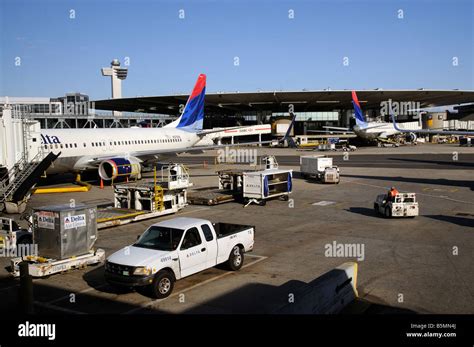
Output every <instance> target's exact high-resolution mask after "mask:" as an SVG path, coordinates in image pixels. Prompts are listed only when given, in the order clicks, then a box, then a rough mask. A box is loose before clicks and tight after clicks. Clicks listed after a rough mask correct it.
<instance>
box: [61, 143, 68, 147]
mask: <svg viewBox="0 0 474 347" xmlns="http://www.w3.org/2000/svg"><path fill="white" fill-rule="evenodd" d="M64 146H66V148H69V145H68V144H67V143H66V144H65V145H64ZM61 148H63V146H62V145H61Z"/></svg>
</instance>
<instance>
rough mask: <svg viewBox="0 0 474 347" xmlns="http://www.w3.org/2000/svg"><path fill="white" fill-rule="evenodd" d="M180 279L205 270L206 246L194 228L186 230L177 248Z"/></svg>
mask: <svg viewBox="0 0 474 347" xmlns="http://www.w3.org/2000/svg"><path fill="white" fill-rule="evenodd" d="M179 262H180V264H179V265H180V268H181V277H185V276H189V275H192V274H194V273H196V272H199V271H202V270H204V269H205V268H206V265H207V264H206V262H207V245H206V242H205V241H204V242H203V239H202V237H201V233H200V232H199V230H198V229H197V228H195V227H193V228H190V229H188V230H186V233H185V235H184V238H183V242H181V246H180V248H179Z"/></svg>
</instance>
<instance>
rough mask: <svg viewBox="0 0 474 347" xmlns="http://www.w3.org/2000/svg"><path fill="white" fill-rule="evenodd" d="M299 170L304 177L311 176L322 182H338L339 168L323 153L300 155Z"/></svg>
mask: <svg viewBox="0 0 474 347" xmlns="http://www.w3.org/2000/svg"><path fill="white" fill-rule="evenodd" d="M300 172H301V175H302V176H303V177H304V178H307V177H313V178H316V179H318V180H320V181H322V182H324V183H339V168H338V167H337V166H334V165H333V161H332V158H330V157H327V156H325V155H305V156H301V157H300Z"/></svg>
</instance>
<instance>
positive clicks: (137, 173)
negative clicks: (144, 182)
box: [99, 158, 141, 181]
mask: <svg viewBox="0 0 474 347" xmlns="http://www.w3.org/2000/svg"><path fill="white" fill-rule="evenodd" d="M99 176H100V178H102V179H103V180H104V181H110V180H116V179H119V178H138V179H140V178H141V165H140V161H139V160H138V159H136V158H112V159H107V160H104V161H103V162H102V163H100V165H99Z"/></svg>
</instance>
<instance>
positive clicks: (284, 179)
mask: <svg viewBox="0 0 474 347" xmlns="http://www.w3.org/2000/svg"><path fill="white" fill-rule="evenodd" d="M242 179H243V186H242V196H243V199H244V203H245V206H248V205H249V204H251V203H257V204H259V205H261V206H264V205H265V204H266V201H267V200H269V199H275V198H280V199H282V200H285V201H287V200H288V199H289V194H290V193H291V191H292V189H293V182H292V179H293V170H285V169H268V170H261V171H250V172H244V173H243V176H242Z"/></svg>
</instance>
